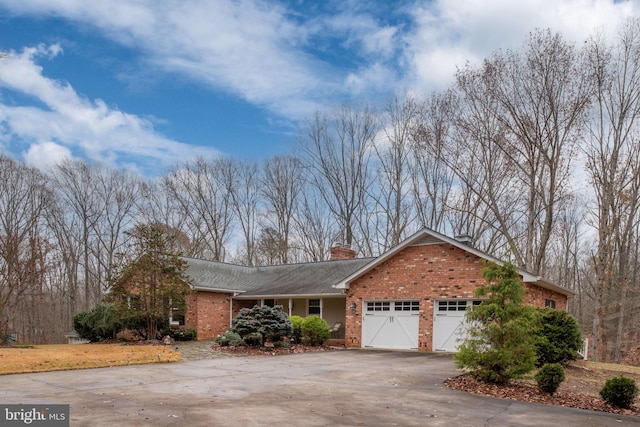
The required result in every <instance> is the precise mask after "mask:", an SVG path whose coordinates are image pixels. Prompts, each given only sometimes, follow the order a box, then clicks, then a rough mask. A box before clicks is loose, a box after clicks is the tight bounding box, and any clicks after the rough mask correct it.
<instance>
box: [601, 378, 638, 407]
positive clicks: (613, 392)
mask: <svg viewBox="0 0 640 427" xmlns="http://www.w3.org/2000/svg"><path fill="white" fill-rule="evenodd" d="M637 395H638V386H637V385H636V382H635V381H634V380H632V379H631V378H627V377H625V376H623V375H620V376H619V377H613V378H609V379H608V380H607V381H606V382H605V383H604V387H602V390H600V396H601V397H602V398H603V399H604V401H605V402H607V403H608V404H609V405H611V406H615V407H617V408H630V407H631V405H632V404H633V401H634V399H635V398H636V396H637Z"/></svg>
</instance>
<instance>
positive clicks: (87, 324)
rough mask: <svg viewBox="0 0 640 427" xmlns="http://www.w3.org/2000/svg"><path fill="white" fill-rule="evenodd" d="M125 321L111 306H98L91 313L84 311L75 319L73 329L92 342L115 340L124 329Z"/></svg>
mask: <svg viewBox="0 0 640 427" xmlns="http://www.w3.org/2000/svg"><path fill="white" fill-rule="evenodd" d="M123 326H124V324H123V321H122V319H121V318H120V316H119V315H118V313H116V311H115V309H114V307H113V305H111V304H98V305H97V306H96V308H94V309H93V310H90V311H83V312H82V313H78V314H76V315H75V316H74V317H73V329H75V331H76V332H77V333H78V335H80V338H84V339H86V340H89V341H91V342H97V341H102V340H105V339H111V338H115V337H116V334H117V333H118V332H120V331H121V330H122V329H123Z"/></svg>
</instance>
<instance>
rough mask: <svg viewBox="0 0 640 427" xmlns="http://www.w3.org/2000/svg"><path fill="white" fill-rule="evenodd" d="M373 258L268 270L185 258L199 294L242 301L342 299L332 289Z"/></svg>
mask: <svg viewBox="0 0 640 427" xmlns="http://www.w3.org/2000/svg"><path fill="white" fill-rule="evenodd" d="M373 259H374V258H354V259H347V260H337V261H322V262H311V263H302V264H283V265H273V266H266V267H245V266H241V265H234V264H226V263H222V262H216V261H206V260H201V259H196V258H187V257H184V260H185V261H187V264H188V268H187V272H186V273H187V275H188V276H189V277H190V278H191V279H192V285H193V286H194V287H195V288H196V289H199V290H211V291H219V292H229V293H232V292H241V293H242V296H243V297H252V296H255V297H266V296H294V295H341V294H342V291H340V290H336V289H334V288H332V285H335V284H336V283H338V282H340V281H341V280H342V279H344V278H346V277H347V276H349V275H350V274H352V273H354V272H355V271H357V270H359V269H360V268H362V267H364V266H365V265H366V264H368V263H369V262H371V261H372V260H373Z"/></svg>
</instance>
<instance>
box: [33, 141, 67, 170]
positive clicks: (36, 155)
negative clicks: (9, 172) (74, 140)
mask: <svg viewBox="0 0 640 427" xmlns="http://www.w3.org/2000/svg"><path fill="white" fill-rule="evenodd" d="M23 157H24V160H25V163H26V164H28V165H29V166H33V167H36V168H38V169H40V170H48V169H51V168H52V167H53V166H55V165H56V164H57V163H60V162H62V161H63V160H65V159H71V158H72V157H73V156H72V155H71V151H70V150H69V149H68V148H67V147H64V146H62V145H60V144H56V143H55V142H53V141H44V142H37V143H34V144H31V146H30V147H29V149H28V150H27V152H26V153H24V154H23Z"/></svg>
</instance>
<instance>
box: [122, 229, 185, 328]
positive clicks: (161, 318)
mask: <svg viewBox="0 0 640 427" xmlns="http://www.w3.org/2000/svg"><path fill="white" fill-rule="evenodd" d="M129 235H130V236H131V237H132V239H133V242H134V245H135V250H136V254H137V256H135V258H134V259H133V260H132V261H131V262H129V263H128V264H126V265H125V266H124V268H123V269H122V271H121V272H120V274H119V275H118V276H117V277H116V279H115V280H114V284H113V287H112V290H111V295H110V299H111V300H112V301H113V302H114V303H115V306H116V310H117V311H118V312H119V313H120V315H121V316H122V318H123V319H124V321H125V324H126V325H127V327H128V328H130V329H135V330H137V331H139V332H140V333H141V334H142V335H143V336H144V337H146V338H147V339H154V338H156V337H157V334H158V331H159V330H160V329H161V328H163V327H165V326H166V325H167V323H168V319H169V316H170V315H173V316H175V315H184V313H185V312H186V297H187V295H188V294H189V292H190V286H189V279H188V277H187V275H186V273H185V271H186V269H187V263H186V261H184V260H183V259H181V258H180V255H181V254H180V253H179V252H178V251H177V250H176V249H175V247H176V243H175V240H176V235H175V233H172V232H171V231H170V230H169V229H168V228H167V227H165V226H162V225H158V224H144V225H137V226H136V227H135V229H134V230H133V231H132V232H130V233H129Z"/></svg>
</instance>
